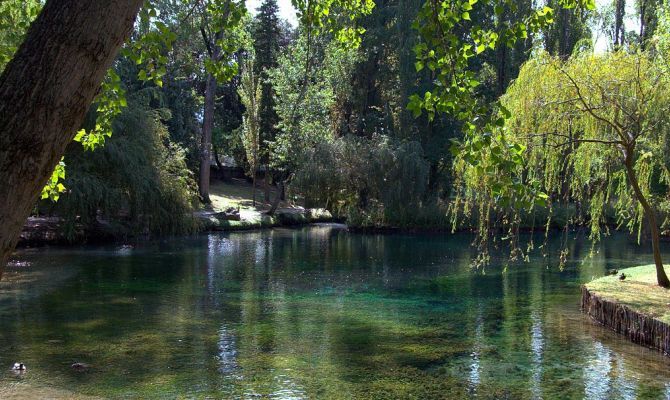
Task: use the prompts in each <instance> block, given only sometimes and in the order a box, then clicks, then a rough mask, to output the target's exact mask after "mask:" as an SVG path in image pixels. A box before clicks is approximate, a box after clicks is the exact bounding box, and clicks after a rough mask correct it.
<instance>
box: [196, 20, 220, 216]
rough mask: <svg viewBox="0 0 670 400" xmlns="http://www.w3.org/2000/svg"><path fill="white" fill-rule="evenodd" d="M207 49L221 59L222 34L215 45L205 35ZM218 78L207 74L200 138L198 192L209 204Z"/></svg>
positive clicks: (214, 59)
mask: <svg viewBox="0 0 670 400" xmlns="http://www.w3.org/2000/svg"><path fill="white" fill-rule="evenodd" d="M203 36H204V39H205V42H206V44H207V48H208V49H211V54H210V57H211V59H212V60H213V61H214V62H216V61H218V59H219V54H220V53H221V49H220V48H219V46H217V45H216V41H217V40H218V39H220V38H221V33H220V32H217V33H216V35H215V37H214V43H213V44H212V43H209V41H208V39H207V37H206V36H205V35H204V33H203ZM216 86H217V84H216V78H215V77H214V75H212V74H211V73H208V74H207V83H206V85H205V108H204V110H203V117H202V137H201V138H200V176H199V180H198V192H199V194H200V199H201V200H202V202H203V203H205V204H209V203H211V200H210V199H209V178H210V168H211V160H212V128H213V127H214V99H215V97H214V96H215V95H216Z"/></svg>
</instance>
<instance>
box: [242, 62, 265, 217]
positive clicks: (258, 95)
mask: <svg viewBox="0 0 670 400" xmlns="http://www.w3.org/2000/svg"><path fill="white" fill-rule="evenodd" d="M251 54H252V55H251V56H250V57H249V58H248V59H247V60H246V61H245V63H244V65H243V68H242V77H241V79H240V88H239V94H240V98H241V99H242V104H244V107H245V109H246V110H245V112H244V118H243V122H242V145H243V146H244V151H245V152H246V154H247V163H248V174H249V176H251V179H252V180H253V184H252V193H253V195H252V197H253V199H252V201H253V205H254V207H255V206H256V175H257V174H258V166H259V162H260V157H259V151H260V128H261V107H260V106H261V99H262V92H261V84H260V81H259V77H258V76H257V75H256V72H255V71H254V59H253V52H252V53H251Z"/></svg>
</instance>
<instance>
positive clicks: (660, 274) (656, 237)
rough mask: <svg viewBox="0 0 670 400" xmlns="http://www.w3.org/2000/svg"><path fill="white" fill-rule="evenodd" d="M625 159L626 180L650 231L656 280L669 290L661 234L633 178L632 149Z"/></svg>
mask: <svg viewBox="0 0 670 400" xmlns="http://www.w3.org/2000/svg"><path fill="white" fill-rule="evenodd" d="M625 157H626V159H625V164H626V174H627V175H628V180H629V181H630V184H631V186H632V187H633V191H634V192H635V196H636V197H637V200H638V201H639V202H640V205H641V206H642V209H644V216H645V218H646V219H647V222H648V223H649V228H650V230H651V247H652V250H653V252H654V264H655V265H656V280H657V282H658V285H659V286H661V287H664V288H670V280H669V279H668V276H667V275H666V273H665V270H664V269H663V260H662V259H661V245H660V237H661V234H660V232H659V229H658V221H657V220H656V212H655V211H654V208H653V207H652V206H651V204H649V201H647V198H646V197H645V196H644V193H642V190H641V189H640V185H639V184H638V181H637V177H636V176H635V169H634V167H633V149H626V153H625Z"/></svg>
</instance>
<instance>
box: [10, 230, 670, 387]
mask: <svg viewBox="0 0 670 400" xmlns="http://www.w3.org/2000/svg"><path fill="white" fill-rule="evenodd" d="M471 239H472V237H470V236H467V235H447V234H445V235H409V234H393V235H363V234H352V233H348V232H347V231H346V230H344V229H342V228H340V227H337V226H317V227H309V228H303V229H295V230H292V229H275V230H271V231H262V232H247V233H224V234H211V235H206V236H200V237H196V238H183V239H171V240H167V241H159V242H148V243H143V244H138V245H134V246H132V247H131V246H108V247H77V248H61V249H58V248H52V249H35V250H30V249H28V250H22V251H20V252H19V253H18V254H17V256H16V260H18V261H20V263H18V265H15V266H13V267H11V268H9V270H8V272H7V274H6V277H5V278H4V279H3V282H2V283H0V324H1V326H2V329H1V330H0V349H2V350H1V351H0V397H3V396H2V394H3V393H4V394H5V397H12V396H14V397H15V398H25V396H30V395H33V396H34V397H46V396H49V395H51V396H53V397H63V398H72V397H75V396H92V397H103V398H155V399H164V398H167V399H169V398H271V399H301V398H314V399H351V398H361V399H389V398H417V399H430V398H438V399H441V398H446V399H449V398H454V399H460V398H482V399H487V398H510V399H524V398H529V399H530V398H545V399H553V398H562V399H565V398H576V399H581V398H588V399H609V398H613V399H614V398H616V399H618V398H621V399H634V398H640V399H643V398H650V399H657V398H667V397H668V396H669V395H670V368H669V367H670V358H668V357H665V356H663V355H661V354H659V353H657V352H655V351H652V350H648V349H645V348H642V347H639V346H636V345H633V344H630V343H628V342H626V341H625V340H623V339H621V338H619V337H618V336H617V335H615V334H614V333H611V332H608V331H607V330H605V329H603V328H601V327H599V326H597V325H595V324H594V323H593V322H591V321H590V320H589V319H588V318H587V317H585V316H583V315H582V314H581V313H580V311H579V308H578V307H579V285H580V284H581V283H583V282H585V281H588V280H590V279H592V278H593V277H596V276H601V275H603V274H604V273H605V271H606V269H607V268H622V267H625V266H633V265H638V264H643V263H649V262H651V256H650V254H649V251H648V249H647V247H646V246H643V247H639V246H637V245H636V244H635V242H634V241H633V239H630V238H629V237H627V236H624V235H616V236H614V237H609V238H606V239H605V241H604V242H603V243H602V244H601V245H599V246H598V248H597V252H596V253H595V254H594V255H592V256H588V253H589V250H590V245H589V243H588V241H587V240H586V239H585V238H583V237H579V236H578V237H577V238H576V239H573V238H571V239H569V240H568V242H567V243H568V245H567V246H568V248H569V249H570V255H569V259H568V263H567V265H566V266H565V267H564V268H562V269H561V268H559V267H558V250H559V247H560V245H559V244H560V241H561V239H560V238H557V239H555V242H550V243H549V245H548V247H549V248H550V250H549V256H548V257H546V258H544V257H542V256H541V255H540V252H537V251H536V252H535V253H534V255H533V256H532V257H531V259H530V262H528V263H513V264H509V265H507V264H508V262H507V261H508V258H507V256H508V252H507V251H505V250H500V251H499V252H498V253H497V254H494V256H493V262H492V263H491V265H490V266H489V267H487V268H486V269H484V270H473V269H472V268H471V260H472V257H473V254H474V253H473V249H472V248H471V247H470V242H471ZM666 257H670V254H666ZM27 264H28V265H27ZM15 361H21V362H24V363H26V365H27V366H28V371H27V372H26V373H25V374H23V375H21V376H16V375H14V374H13V373H12V372H11V371H9V367H10V366H11V365H12V364H13V363H14V362H15ZM74 362H83V363H87V364H90V369H89V370H87V371H85V372H77V371H73V370H71V368H70V364H72V363H74ZM5 368H6V369H5ZM50 391H51V392H50ZM44 393H48V394H44Z"/></svg>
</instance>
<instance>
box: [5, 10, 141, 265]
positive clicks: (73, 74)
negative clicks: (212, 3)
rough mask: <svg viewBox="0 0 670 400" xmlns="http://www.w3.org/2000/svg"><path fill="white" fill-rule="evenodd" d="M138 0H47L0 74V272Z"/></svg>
mask: <svg viewBox="0 0 670 400" xmlns="http://www.w3.org/2000/svg"><path fill="white" fill-rule="evenodd" d="M142 1H143V0H105V1H91V0H49V1H47V3H46V5H45V6H44V8H43V10H42V12H41V13H40V15H39V16H38V17H37V19H36V20H35V22H34V23H33V24H32V25H31V27H30V29H29V30H28V33H27V35H26V39H25V41H24V43H23V44H22V45H21V47H20V48H19V49H18V51H17V53H16V55H15V56H14V58H13V59H12V61H11V62H10V63H9V64H8V65H7V67H6V69H5V71H4V72H3V74H2V76H0V182H1V184H0V246H1V248H0V277H1V276H2V270H3V269H4V266H5V265H6V263H7V258H8V257H9V255H10V253H11V252H12V251H13V249H14V246H15V245H16V241H17V240H18V236H19V233H20V231H21V227H22V226H23V224H24V223H25V221H26V218H27V217H28V216H29V214H30V210H31V209H32V208H33V207H34V206H35V203H36V201H37V199H38V197H39V194H40V191H41V189H42V187H44V185H45V184H46V182H47V179H48V178H49V177H50V176H51V172H52V171H53V169H54V167H55V166H56V164H57V163H58V161H59V160H60V158H61V156H62V155H63V153H64V152H65V147H66V146H67V145H68V143H70V142H71V141H72V139H73V138H74V135H75V133H76V132H77V130H78V129H79V128H80V127H81V124H82V121H83V119H84V116H85V114H86V111H87V110H88V108H89V107H90V105H91V102H92V101H93V98H94V97H95V95H96V92H97V90H98V88H99V87H100V83H101V82H102V80H103V78H104V76H105V71H106V70H107V68H109V66H110V65H111V63H112V61H113V60H114V57H115V56H116V53H117V51H118V50H119V48H120V47H121V45H122V44H123V42H124V41H125V40H126V38H127V37H128V35H129V34H130V32H131V30H132V27H133V23H134V21H135V16H136V15H137V12H138V11H139V8H140V6H141V4H142Z"/></svg>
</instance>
